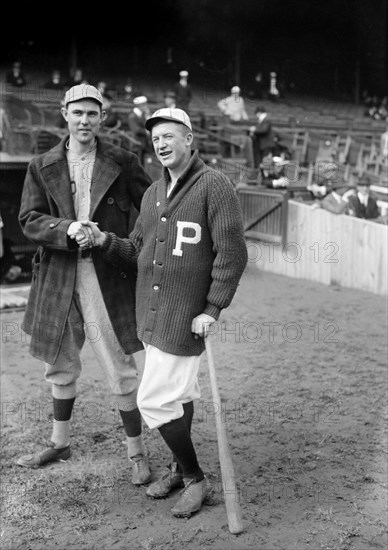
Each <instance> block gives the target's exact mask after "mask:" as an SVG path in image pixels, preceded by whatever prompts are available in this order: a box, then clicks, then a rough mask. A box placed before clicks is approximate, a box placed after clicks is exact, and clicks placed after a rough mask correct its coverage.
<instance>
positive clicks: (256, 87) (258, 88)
mask: <svg viewBox="0 0 388 550" xmlns="http://www.w3.org/2000/svg"><path fill="white" fill-rule="evenodd" d="M253 97H254V98H256V99H263V73H262V72H261V71H259V72H257V73H256V76H255V80H254V83H253Z"/></svg>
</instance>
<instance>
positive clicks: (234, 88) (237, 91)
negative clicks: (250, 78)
mask: <svg viewBox="0 0 388 550" xmlns="http://www.w3.org/2000/svg"><path fill="white" fill-rule="evenodd" d="M230 91H231V92H232V94H237V93H239V92H241V89H240V88H239V87H238V86H233V88H232V89H231V90H230Z"/></svg>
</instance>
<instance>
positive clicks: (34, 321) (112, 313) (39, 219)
mask: <svg viewBox="0 0 388 550" xmlns="http://www.w3.org/2000/svg"><path fill="white" fill-rule="evenodd" d="M68 139H69V138H68V136H66V137H65V138H64V139H63V140H62V141H61V142H60V143H59V144H58V145H57V146H55V147H54V148H52V149H51V150H49V151H47V152H46V153H43V154H42V155H39V156H37V157H35V158H34V159H32V161H31V162H30V163H29V166H28V169H27V174H26V177H25V181H24V187H23V192H22V198H21V207H20V212H19V222H20V225H21V227H22V230H23V233H24V235H25V236H26V237H27V238H28V239H30V240H31V241H32V242H34V243H35V244H37V245H38V247H37V251H36V253H35V256H34V258H33V275H32V282H31V289H30V293H29V298H28V303H27V307H26V312H25V315H24V319H23V329H24V331H25V332H26V333H27V334H30V335H31V341H30V352H31V354H32V355H33V356H34V357H37V358H38V359H41V360H42V361H45V362H47V363H49V364H54V363H55V360H56V358H57V356H58V352H59V349H60V346H61V342H62V338H63V333H64V329H65V324H66V320H67V316H68V313H69V309H70V304H71V301H72V297H73V291H74V285H75V275H76V265H77V256H78V245H77V243H76V242H75V241H74V240H72V239H70V238H69V237H68V236H67V229H68V227H69V225H70V224H71V223H72V222H73V221H76V216H75V212H74V204H73V198H72V194H71V185H70V176H69V169H68V164H67V158H66V142H67V140H68ZM150 184H151V179H150V177H149V176H148V174H147V173H146V172H145V171H144V169H143V168H142V166H141V165H140V163H139V160H138V158H137V156H136V155H134V154H133V153H130V152H127V151H124V150H123V149H121V148H119V147H116V146H114V145H111V144H108V143H105V142H103V141H102V140H101V139H98V140H97V152H96V159H95V164H94V169H93V174H92V184H91V197H90V198H91V206H90V216H89V218H90V219H91V220H93V221H95V222H98V224H99V227H100V229H101V230H104V231H112V232H113V233H115V234H116V235H118V236H120V237H126V236H127V235H128V233H129V231H130V230H131V228H132V227H133V224H134V221H135V219H136V217H137V214H138V211H139V209H140V203H141V200H142V197H143V194H144V192H145V191H146V189H147V188H148V187H149V185H150ZM92 259H93V262H94V266H95V269H96V273H97V277H98V280H99V283H100V288H101V292H102V295H103V298H104V302H105V305H106V308H107V311H108V314H109V317H110V320H111V323H112V327H113V330H114V332H115V334H116V336H117V339H118V342H119V343H120V344H121V346H122V347H123V349H124V351H125V353H127V354H131V353H134V352H135V351H138V350H141V349H143V345H142V343H141V342H140V341H139V340H138V338H137V335H136V318H135V287H136V275H137V274H136V268H135V267H134V268H131V269H129V268H128V269H127V270H123V269H119V268H116V267H114V266H112V265H111V264H109V263H108V262H106V261H105V260H104V259H103V257H102V255H101V254H100V252H99V251H98V249H92Z"/></svg>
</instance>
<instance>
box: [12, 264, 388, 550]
mask: <svg viewBox="0 0 388 550" xmlns="http://www.w3.org/2000/svg"><path fill="white" fill-rule="evenodd" d="M386 314H387V307H386V299H385V297H382V296H377V295H373V294H369V293H366V292H361V291H356V290H349V289H339V288H337V287H327V286H324V285H321V284H317V283H312V282H308V281H302V280H293V279H289V278H285V277H282V276H277V275H273V274H269V273H262V272H260V271H259V270H258V269H257V267H256V266H255V265H254V264H253V263H249V264H248V266H247V268H246V271H245V273H244V275H243V277H242V280H241V284H240V286H239V288H238V292H237V294H236V296H235V299H234V301H233V303H232V305H231V306H230V307H229V308H228V309H227V310H225V311H224V312H223V314H222V317H221V319H220V323H219V325H218V326H217V327H216V328H217V333H216V334H214V336H213V337H212V342H213V353H214V358H215V363H216V367H217V372H218V382H219V391H220V395H221V398H222V404H223V407H222V415H223V420H224V421H225V422H226V430H227V434H228V439H229V445H230V449H231V453H232V456H233V464H234V470H235V475H236V480H237V490H238V498H239V502H240V506H241V511H242V516H243V522H244V531H243V533H241V534H240V535H232V534H231V533H230V532H229V530H228V523H227V516H226V509H225V504H224V500H223V491H222V484H221V477H220V476H221V474H220V465H219V459H218V449H217V439H216V428H215V416H214V406H213V404H212V396H211V389H210V384H209V374H208V370H207V360H206V355H205V354H204V356H203V360H202V363H201V372H200V383H201V388H202V397H201V399H200V400H199V401H198V403H196V412H195V418H194V423H193V438H194V442H195V445H196V448H197V452H198V456H199V460H200V463H201V465H202V467H203V469H204V470H205V472H206V473H207V475H208V476H209V478H210V480H211V482H212V484H213V486H214V495H213V498H212V501H211V502H210V503H209V504H208V505H206V506H204V507H203V508H202V509H201V511H200V512H199V513H197V514H196V515H194V516H192V518H190V519H189V520H184V519H177V518H174V517H173V516H172V515H171V513H170V508H171V506H172V504H173V503H174V502H175V500H176V498H177V496H178V495H177V493H175V494H173V495H171V496H170V497H169V498H167V499H165V500H151V499H149V498H148V497H147V496H146V495H145V489H144V488H143V487H140V488H136V487H133V486H132V485H131V484H130V470H129V467H128V463H127V459H126V450H125V447H124V445H123V443H122V441H123V439H124V433H123V429H122V427H121V423H120V421H119V417H118V410H117V407H116V406H115V404H114V403H113V402H112V400H111V398H110V396H109V395H108V394H107V392H106V383H105V380H104V378H103V375H102V373H101V371H100V370H99V369H98V367H96V365H95V364H94V361H93V359H92V354H91V350H90V345H89V344H87V345H86V346H85V348H84V350H83V355H84V370H83V374H82V377H81V380H80V383H79V397H78V399H77V401H76V407H75V411H74V418H73V422H72V434H73V435H72V448H73V455H72V457H71V459H70V460H69V461H67V462H61V463H56V464H51V465H48V466H46V467H44V468H42V469H38V470H26V469H23V468H20V467H18V466H16V465H14V460H15V459H16V457H18V456H19V455H20V454H26V453H28V452H31V451H36V450H38V449H39V448H42V446H43V445H44V444H45V440H47V438H48V437H49V436H50V431H51V398H50V388H49V387H48V384H46V383H45V382H44V381H43V374H42V364H41V363H40V362H39V361H38V360H36V359H33V358H31V357H30V355H29V353H28V339H27V337H26V336H25V335H23V333H22V332H21V329H20V322H21V319H22V312H21V311H17V312H15V311H13V312H12V311H9V312H6V311H4V312H3V313H2V315H1V321H2V360H1V368H2V387H1V391H2V421H1V432H2V438H1V442H2V462H1V467H2V524H1V535H2V542H1V548H2V549H3V550H11V549H23V550H26V549H27V550H28V549H50V550H52V549H58V550H59V549H61V550H62V549H67V550H70V549H77V550H89V549H90V550H92V549H93V550H110V549H112V550H118V549H126V550H142V549H145V550H180V549H187V550H194V549H195V550H197V549H199V548H209V549H216V550H221V549H222V550H246V549H255V550H261V549H262V550H281V549H284V550H291V549H295V550H302V549H313V550H315V549H325V550H351V549H355V550H357V549H365V550H375V549H376V550H377V549H380V548H384V549H385V548H387V524H386V517H387V515H386V514H387V439H386V436H387V406H386V404H387V324H386ZM139 371H140V375H141V362H140V363H139ZM144 434H145V440H146V444H147V448H148V452H149V458H150V463H151V467H152V471H153V475H154V477H155V478H156V477H157V475H158V472H160V471H161V469H162V467H163V466H164V465H165V464H166V463H168V461H169V454H168V452H167V450H166V448H165V446H164V443H163V442H162V440H161V437H160V435H159V433H158V432H157V431H156V432H151V431H150V430H148V429H147V428H146V427H145V429H144Z"/></svg>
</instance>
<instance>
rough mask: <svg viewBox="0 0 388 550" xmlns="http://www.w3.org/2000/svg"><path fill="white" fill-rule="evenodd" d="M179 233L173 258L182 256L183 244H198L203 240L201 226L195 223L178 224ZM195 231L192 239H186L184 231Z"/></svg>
mask: <svg viewBox="0 0 388 550" xmlns="http://www.w3.org/2000/svg"><path fill="white" fill-rule="evenodd" d="M176 225H177V228H178V231H177V236H176V243H175V248H174V250H173V251H172V253H173V256H182V255H183V250H182V243H188V244H197V243H199V241H200V240H201V226H200V225H199V223H195V222H179V221H178V222H176ZM186 228H187V229H193V230H194V235H193V236H192V237H185V236H184V235H183V231H184V230H185V229H186Z"/></svg>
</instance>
